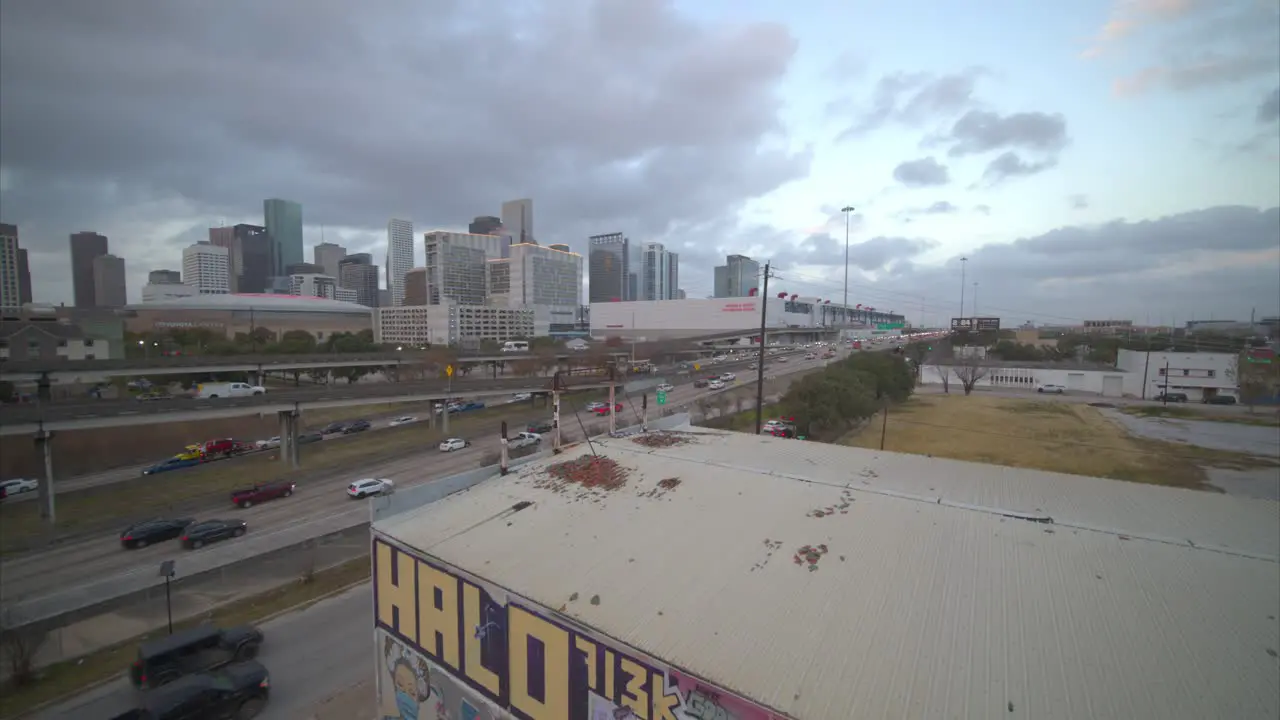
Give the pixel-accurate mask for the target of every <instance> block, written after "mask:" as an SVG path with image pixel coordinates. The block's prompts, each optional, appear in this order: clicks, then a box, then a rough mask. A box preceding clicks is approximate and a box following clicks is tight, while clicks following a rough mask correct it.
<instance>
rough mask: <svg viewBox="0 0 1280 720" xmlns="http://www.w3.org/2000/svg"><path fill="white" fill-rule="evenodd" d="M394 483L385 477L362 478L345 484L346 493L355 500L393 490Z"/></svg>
mask: <svg viewBox="0 0 1280 720" xmlns="http://www.w3.org/2000/svg"><path fill="white" fill-rule="evenodd" d="M395 487H396V484H395V483H393V482H391V481H390V480H387V479H386V478H381V479H374V478H365V479H364V480H356V481H355V482H353V483H351V484H350V485H348V486H347V495H348V496H349V497H352V498H354V499H356V500H363V499H364V498H367V497H371V496H373V495H384V494H386V493H389V492H392V491H393V490H395Z"/></svg>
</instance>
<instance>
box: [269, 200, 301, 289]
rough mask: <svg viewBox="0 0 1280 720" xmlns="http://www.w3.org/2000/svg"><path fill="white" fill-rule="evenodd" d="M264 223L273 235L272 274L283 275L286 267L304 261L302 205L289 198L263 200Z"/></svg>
mask: <svg viewBox="0 0 1280 720" xmlns="http://www.w3.org/2000/svg"><path fill="white" fill-rule="evenodd" d="M262 216H263V223H262V224H263V225H265V226H266V228H267V234H268V235H270V236H271V242H272V243H273V245H274V248H275V252H274V253H273V254H272V256H273V261H272V265H271V274H272V275H273V276H281V275H283V274H284V269H285V268H287V267H289V266H290V265H292V264H294V263H300V262H302V260H303V258H302V206H301V205H299V204H298V203H296V202H291V201H289V200H280V199H277V198H272V199H271V200H263V201H262Z"/></svg>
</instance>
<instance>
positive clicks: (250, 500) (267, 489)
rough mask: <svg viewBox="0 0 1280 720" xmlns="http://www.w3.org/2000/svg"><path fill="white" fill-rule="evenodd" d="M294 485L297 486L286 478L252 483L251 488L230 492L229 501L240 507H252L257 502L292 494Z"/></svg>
mask: <svg viewBox="0 0 1280 720" xmlns="http://www.w3.org/2000/svg"><path fill="white" fill-rule="evenodd" d="M296 487H298V485H297V483H293V482H289V481H287V480H282V481H280V482H273V483H263V484H261V485H254V486H253V487H251V488H245V489H244V490H236V491H234V492H232V493H231V503H232V504H233V505H237V506H239V507H242V508H247V507H253V506H254V505H256V504H257V503H260V502H263V501H265V500H275V499H276V498H282V497H289V496H290V495H292V494H293V491H294V489H295V488H296Z"/></svg>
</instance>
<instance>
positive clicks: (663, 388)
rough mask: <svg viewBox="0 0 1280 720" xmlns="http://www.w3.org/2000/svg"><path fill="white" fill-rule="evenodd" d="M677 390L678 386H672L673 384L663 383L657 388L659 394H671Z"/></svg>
mask: <svg viewBox="0 0 1280 720" xmlns="http://www.w3.org/2000/svg"><path fill="white" fill-rule="evenodd" d="M675 389H676V386H675V385H672V384H671V383H662V384H661V385H659V386H658V387H657V390H658V392H671V391H672V390H675Z"/></svg>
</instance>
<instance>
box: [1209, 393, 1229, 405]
mask: <svg viewBox="0 0 1280 720" xmlns="http://www.w3.org/2000/svg"><path fill="white" fill-rule="evenodd" d="M1204 402H1205V404H1207V405H1235V404H1236V396H1235V395H1213V396H1211V397H1207V398H1205V399H1204Z"/></svg>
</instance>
